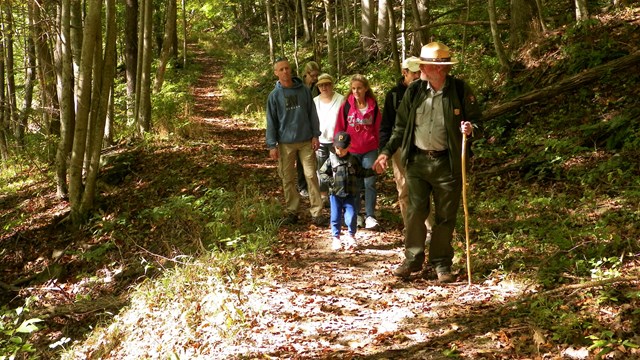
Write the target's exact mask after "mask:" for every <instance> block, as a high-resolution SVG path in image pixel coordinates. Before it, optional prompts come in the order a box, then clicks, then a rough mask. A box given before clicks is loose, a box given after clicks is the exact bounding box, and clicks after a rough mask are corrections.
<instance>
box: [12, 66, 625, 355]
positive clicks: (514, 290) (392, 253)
mask: <svg viewBox="0 0 640 360" xmlns="http://www.w3.org/2000/svg"><path fill="white" fill-rule="evenodd" d="M197 61H198V62H200V64H201V65H202V69H204V70H203V71H204V72H203V73H202V76H201V78H200V80H199V81H198V83H197V84H196V87H195V88H194V92H193V93H194V96H195V97H196V101H195V104H196V106H195V108H194V109H193V110H192V112H193V113H192V114H193V116H192V125H190V126H189V128H188V129H186V130H183V131H184V132H185V134H183V135H185V136H186V137H187V138H188V140H187V141H186V142H185V143H184V144H181V145H169V144H168V145H166V146H164V147H158V148H153V149H152V150H153V151H151V152H146V151H143V150H140V149H137V150H134V153H133V154H132V156H130V157H129V159H130V161H129V163H128V167H127V169H126V171H124V172H123V173H118V172H116V171H115V170H114V169H113V168H109V167H107V168H105V170H104V172H103V188H101V199H100V201H99V203H98V215H97V216H104V217H109V216H115V217H117V216H119V215H118V214H123V213H133V212H136V211H140V209H142V208H152V207H153V204H156V203H160V202H161V201H162V200H163V198H165V197H166V196H168V195H169V194H175V193H180V192H182V191H185V190H184V189H194V188H195V189H197V187H198V186H197V185H196V184H207V183H217V184H220V185H221V186H232V184H234V183H237V182H238V181H241V182H244V183H245V184H247V183H251V184H253V185H255V186H257V187H259V188H260V189H262V191H264V192H265V193H270V194H272V196H273V197H274V198H277V199H278V200H282V198H283V196H282V191H281V188H282V187H281V182H280V179H279V178H278V176H277V170H276V163H275V162H274V161H271V160H269V158H268V152H267V151H266V150H265V148H264V146H263V144H264V131H263V130H260V129H255V128H250V127H247V126H246V125H245V124H243V123H242V122H240V121H236V120H233V119H230V118H228V117H227V116H226V115H225V113H224V112H223V110H222V109H221V108H220V107H219V100H220V99H219V96H220V95H219V92H218V89H217V81H218V79H219V76H220V75H219V74H221V64H220V62H219V61H218V60H216V59H212V58H209V57H206V56H205V55H204V54H200V55H199V56H198V58H197ZM212 144H215V146H213V145H212ZM214 148H215V149H214ZM111 151H112V152H114V153H126V152H130V151H131V149H128V148H127V145H126V144H121V145H120V146H118V147H116V148H113V149H111ZM212 167H213V168H214V170H215V169H218V170H219V171H213V172H211V171H202V170H203V169H211V168H212ZM212 176H215V177H216V178H211V177H212ZM169 179H170V180H171V182H169ZM50 180H51V179H43V180H42V182H40V183H34V184H31V185H29V186H25V187H23V188H22V189H21V190H20V191H18V192H16V194H15V195H11V196H2V197H0V205H1V206H0V211H1V213H0V215H1V216H3V217H5V216H6V218H9V216H8V215H9V214H11V213H12V212H14V211H18V209H20V211H22V212H23V213H25V214H26V213H29V214H31V217H30V218H29V219H28V220H26V221H23V222H22V225H21V226H16V227H13V228H11V230H10V231H9V232H8V233H2V234H0V244H1V245H2V250H1V254H0V255H1V260H2V261H1V262H0V275H1V279H2V280H1V281H2V284H3V286H2V296H1V300H2V304H16V300H17V299H26V298H29V297H33V298H34V299H35V300H33V302H32V303H31V305H30V308H31V309H32V312H33V313H34V314H37V315H39V316H40V317H41V318H43V319H45V320H46V324H47V328H48V331H46V332H43V333H42V334H41V335H40V339H36V341H35V344H36V346H38V347H39V348H38V351H39V353H41V354H51V352H50V350H47V349H46V347H47V345H48V344H49V343H51V342H53V341H56V340H59V339H61V338H63V337H68V338H71V339H73V340H81V339H82V337H83V336H85V335H86V334H88V333H89V332H90V331H91V329H92V328H93V327H94V326H95V325H96V324H98V323H101V322H105V321H106V322H108V320H109V318H110V315H108V312H105V311H104V309H106V310H110V311H112V312H116V313H117V312H118V310H119V309H121V308H122V307H123V306H125V305H126V304H127V301H128V300H127V294H128V291H130V289H131V287H132V285H135V284H136V283H138V282H139V279H140V278H141V277H142V276H143V274H144V270H141V267H140V259H141V258H149V257H150V258H152V259H156V260H158V259H169V258H172V257H174V256H176V255H177V254H178V251H177V246H176V244H175V243H171V241H170V239H169V237H168V236H163V234H162V231H170V229H162V228H161V225H158V228H156V229H151V230H145V231H148V232H147V233H146V236H142V235H141V234H143V233H142V230H141V229H142V228H144V224H134V226H133V228H132V230H131V231H132V234H131V239H134V238H135V239H145V240H139V241H138V240H137V241H138V242H133V243H132V242H127V241H125V240H123V239H105V238H104V237H102V236H101V234H102V233H101V229H100V228H99V227H98V226H96V227H95V228H92V229H84V231H83V232H79V233H71V232H69V231H67V230H66V228H65V225H64V224H63V223H61V219H63V218H64V216H65V215H66V214H67V213H68V204H66V203H65V202H60V201H58V200H56V199H55V197H54V193H55V191H54V190H55V189H54V188H53V187H52V186H51V185H50V184H51V182H49V181H50ZM165 182H166V183H165ZM167 184H170V185H167ZM378 189H379V192H380V193H381V194H387V195H388V194H394V192H395V185H394V183H393V179H392V177H391V175H389V174H387V175H385V176H383V177H381V179H380V181H379V183H378ZM190 191H191V190H188V191H185V193H189V192H190ZM307 206H308V201H307V200H304V201H303V209H302V210H301V214H304V215H303V216H304V217H303V218H302V221H301V223H300V224H299V225H295V226H287V227H282V228H281V230H280V232H279V243H278V244H277V246H276V249H275V250H274V252H273V253H274V254H275V255H274V256H271V257H269V258H268V261H267V262H266V263H265V264H263V265H264V266H267V265H268V266H270V267H273V268H278V269H280V271H279V272H277V275H276V276H275V277H274V278H273V279H270V280H269V281H264V282H261V283H260V284H259V286H258V287H257V288H254V289H252V290H251V291H250V292H247V293H246V294H244V295H245V296H246V297H247V298H248V299H249V301H250V302H255V303H260V304H262V308H261V310H260V316H259V319H254V320H253V321H251V320H250V321H249V323H250V324H251V326H249V327H248V328H247V329H246V331H242V332H241V333H238V334H236V335H235V339H234V340H233V341H223V340H221V339H199V341H200V342H199V343H198V344H197V345H193V347H194V349H197V351H195V352H196V353H198V354H200V358H219V359H224V358H246V359H249V358H265V359H266V358H290V359H312V358H315V359H320V358H322V359H445V358H456V357H457V358H467V359H551V358H562V357H563V356H566V357H567V358H576V359H577V358H582V359H584V358H587V357H586V356H585V354H587V353H588V351H587V349H586V348H585V347H582V348H576V349H574V348H572V347H568V348H564V349H559V348H557V347H555V346H554V345H551V344H552V342H551V341H549V340H550V339H548V337H547V336H548V334H546V333H545V332H544V331H541V330H540V329H537V328H536V327H535V326H534V325H532V324H528V323H521V322H511V321H510V320H509V319H510V317H509V316H505V315H506V314H507V313H508V312H510V311H512V309H514V308H515V307H516V304H518V303H520V302H522V301H525V300H526V298H527V297H529V296H533V294H534V293H535V289H536V286H531V285H528V284H524V283H520V282H517V281H513V280H509V279H506V278H501V277H486V278H484V279H478V277H476V278H475V279H474V282H473V284H471V285H469V284H468V282H467V272H466V265H465V261H464V259H462V258H456V259H455V260H454V261H455V264H454V272H455V274H456V280H457V282H455V283H452V284H439V283H436V282H435V281H428V280H424V279H422V278H419V277H414V278H412V279H409V280H407V281H404V280H401V279H398V278H396V277H394V276H393V275H392V274H391V271H392V270H393V268H394V267H395V266H397V265H398V264H400V263H401V261H402V259H403V243H402V242H403V238H402V229H401V225H400V223H399V221H398V219H399V216H398V210H397V208H396V207H395V206H394V205H393V204H388V203H382V202H380V203H379V207H380V209H379V211H380V213H381V214H384V216H381V217H380V219H379V220H380V222H381V231H368V230H362V231H359V232H358V234H357V236H356V239H357V248H356V249H355V250H353V251H339V252H335V251H332V250H331V249H330V238H331V236H330V231H329V229H328V228H318V227H316V226H314V225H310V223H311V222H310V217H309V215H308V211H306V209H307ZM325 212H326V214H327V215H328V209H325ZM394 214H395V215H394ZM459 216H463V214H462V209H461V211H460V213H459ZM135 232H138V233H135ZM134 233H135V234H134ZM461 238H462V236H461V235H460V234H457V235H456V239H457V240H456V243H455V246H456V247H457V248H458V250H460V248H461V247H463V246H464V243H463V242H462V241H460V239H461ZM176 239H177V238H176ZM174 240H175V239H174ZM176 241H180V240H176ZM104 244H110V245H109V246H106V245H104ZM113 249H117V251H111V252H115V253H116V256H115V257H114V258H108V259H102V258H100V256H102V255H103V253H104V252H105V251H109V250H113ZM70 250H74V251H75V252H74V251H70ZM92 251H93V252H94V253H92ZM100 252H101V253H100ZM463 252H464V251H457V253H458V254H460V253H463ZM87 254H93V255H92V256H87ZM473 261H482V259H477V260H476V259H474V260H473ZM116 262H117V265H114V264H115V263H116ZM136 264H137V265H136ZM163 264H165V265H167V266H169V265H170V262H164V263H163ZM173 265H175V264H173ZM116 268H117V269H119V270H118V271H115V269H116ZM86 274H93V275H94V277H95V278H97V280H96V279H94V280H81V279H86ZM87 294H90V296H89V298H90V299H92V300H91V301H93V302H94V303H95V302H100V303H103V304H106V305H103V306H102V307H101V309H102V310H101V311H95V309H93V308H91V307H90V306H89V305H87V307H88V309H89V310H86V311H79V308H78V306H77V305H73V304H74V303H76V302H77V300H78V298H79V297H81V296H87ZM67 307H68V308H67ZM65 309H66V310H65ZM140 326H142V325H140ZM136 340H137V341H130V343H129V346H131V347H137V348H138V350H137V351H138V355H140V356H138V357H137V358H168V357H169V356H170V354H167V353H164V354H157V356H156V355H153V351H152V350H150V349H153V347H154V346H155V345H153V344H150V343H148V342H147V340H145V339H144V338H139V339H136ZM156 345H157V344H156ZM183 345H185V346H187V344H183ZM128 351H133V350H131V349H126V348H125V345H124V344H122V346H121V347H120V348H119V349H116V350H113V352H112V353H111V356H105V357H104V358H113V359H116V358H117V359H120V358H131V359H133V358H136V356H135V355H132V354H133V352H129V353H128ZM145 351H146V352H145ZM142 354H144V355H142ZM628 355H630V356H632V355H631V354H628ZM80 357H81V356H78V358H80ZM194 357H196V356H194ZM628 358H632V357H628Z"/></svg>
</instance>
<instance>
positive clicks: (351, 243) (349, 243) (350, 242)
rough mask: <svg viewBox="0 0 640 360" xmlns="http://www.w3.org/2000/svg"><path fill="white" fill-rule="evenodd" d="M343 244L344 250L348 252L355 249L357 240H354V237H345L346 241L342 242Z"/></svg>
mask: <svg viewBox="0 0 640 360" xmlns="http://www.w3.org/2000/svg"><path fill="white" fill-rule="evenodd" d="M342 244H343V245H344V248H345V249H347V250H350V249H355V247H356V240H355V239H354V238H353V236H352V235H345V236H344V241H343V242H342Z"/></svg>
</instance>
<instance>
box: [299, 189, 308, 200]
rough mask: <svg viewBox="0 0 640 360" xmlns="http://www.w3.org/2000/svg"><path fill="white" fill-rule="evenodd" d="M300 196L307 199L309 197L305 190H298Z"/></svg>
mask: <svg viewBox="0 0 640 360" xmlns="http://www.w3.org/2000/svg"><path fill="white" fill-rule="evenodd" d="M300 196H302V197H305V198H308V197H309V191H307V189H302V190H300Z"/></svg>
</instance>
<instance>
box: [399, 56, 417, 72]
mask: <svg viewBox="0 0 640 360" xmlns="http://www.w3.org/2000/svg"><path fill="white" fill-rule="evenodd" d="M418 61H420V59H418V58H417V57H415V56H412V57H408V58H406V59H404V61H403V62H402V68H403V69H409V71H411V72H418V71H420V64H419V63H418Z"/></svg>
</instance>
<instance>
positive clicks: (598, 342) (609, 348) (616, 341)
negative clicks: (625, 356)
mask: <svg viewBox="0 0 640 360" xmlns="http://www.w3.org/2000/svg"><path fill="white" fill-rule="evenodd" d="M587 338H589V339H591V340H592V341H593V343H592V344H591V346H589V350H594V349H595V350H597V351H598V353H597V355H596V356H598V358H601V357H602V356H604V355H606V354H609V353H611V352H613V351H615V350H617V349H619V348H620V347H622V348H623V349H625V348H633V349H637V348H639V347H640V345H638V344H636V343H634V342H632V341H631V340H628V339H620V338H618V337H617V336H616V334H615V332H613V331H611V330H603V331H602V332H601V333H600V334H598V335H589V336H587Z"/></svg>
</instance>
